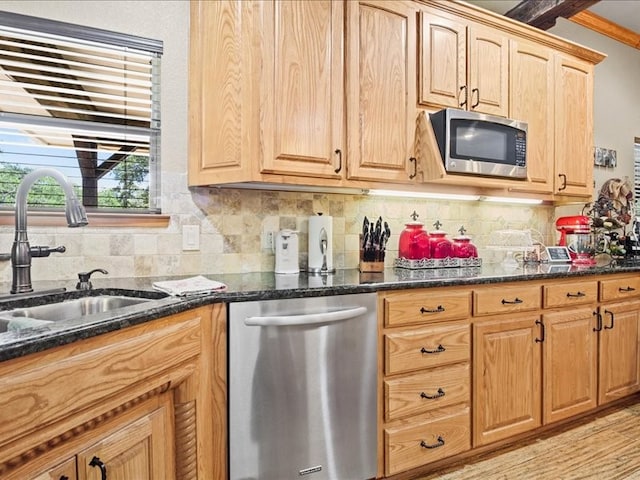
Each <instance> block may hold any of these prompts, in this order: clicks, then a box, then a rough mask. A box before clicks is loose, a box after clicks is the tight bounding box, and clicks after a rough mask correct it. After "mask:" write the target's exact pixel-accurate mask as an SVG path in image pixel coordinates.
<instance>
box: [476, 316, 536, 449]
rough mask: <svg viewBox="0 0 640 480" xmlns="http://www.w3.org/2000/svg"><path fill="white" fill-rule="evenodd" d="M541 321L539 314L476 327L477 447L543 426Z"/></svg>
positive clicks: (490, 321) (494, 321)
mask: <svg viewBox="0 0 640 480" xmlns="http://www.w3.org/2000/svg"><path fill="white" fill-rule="evenodd" d="M539 320H540V319H539V315H537V314H535V313H534V314H520V315H518V316H515V317H510V318H509V319H505V318H504V317H503V318H495V319H488V320H486V321H485V320H483V321H479V322H475V323H474V325H473V378H474V384H473V410H474V414H473V437H474V438H473V445H474V447H475V446H480V445H486V444H488V443H491V442H494V441H497V440H501V439H504V438H508V437H510V436H512V435H515V434H518V433H522V432H526V431H529V430H532V429H534V428H536V427H539V426H540V425H542V410H541V405H542V388H541V378H542V351H541V349H540V343H539V342H540V341H541V340H542V337H541V333H542V332H541V326H540V321H539Z"/></svg>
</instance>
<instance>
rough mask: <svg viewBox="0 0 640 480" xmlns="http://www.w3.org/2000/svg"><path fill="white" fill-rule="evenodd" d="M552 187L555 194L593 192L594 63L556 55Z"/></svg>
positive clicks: (570, 194)
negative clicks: (553, 178)
mask: <svg viewBox="0 0 640 480" xmlns="http://www.w3.org/2000/svg"><path fill="white" fill-rule="evenodd" d="M554 104H555V142H554V145H555V165H556V170H555V189H554V193H555V194H557V195H567V196H579V197H586V198H588V199H590V198H591V197H592V195H593V188H594V186H593V64H591V63H589V62H585V61H582V60H580V59H577V58H574V57H569V56H566V55H561V54H557V55H556V59H555V102H554Z"/></svg>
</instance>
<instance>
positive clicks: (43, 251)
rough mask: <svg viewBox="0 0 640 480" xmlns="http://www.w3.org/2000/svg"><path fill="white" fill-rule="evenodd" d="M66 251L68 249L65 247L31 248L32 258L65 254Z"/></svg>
mask: <svg viewBox="0 0 640 480" xmlns="http://www.w3.org/2000/svg"><path fill="white" fill-rule="evenodd" d="M66 251H67V248H66V247H65V246H64V245H60V246H59V247H54V248H49V247H47V246H42V247H29V253H30V254H31V256H32V257H48V256H49V254H50V253H64V252H66Z"/></svg>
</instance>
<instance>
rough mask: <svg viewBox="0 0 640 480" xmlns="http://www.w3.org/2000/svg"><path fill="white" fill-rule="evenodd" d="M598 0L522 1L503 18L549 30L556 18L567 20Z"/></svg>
mask: <svg viewBox="0 0 640 480" xmlns="http://www.w3.org/2000/svg"><path fill="white" fill-rule="evenodd" d="M598 1H599V0H522V1H521V2H520V3H519V4H518V5H516V6H515V7H513V8H512V9H511V10H509V11H508V12H507V13H505V14H504V15H505V17H509V18H512V19H514V20H518V21H520V22H523V23H527V24H529V25H531V26H533V27H537V28H540V29H542V30H549V29H550V28H551V27H553V26H554V25H555V24H556V19H557V18H558V17H564V18H569V17H572V16H573V15H575V14H576V13H578V12H581V11H582V10H585V9H587V8H589V7H590V6H591V5H594V4H596V3H598Z"/></svg>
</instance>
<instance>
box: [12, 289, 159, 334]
mask: <svg viewBox="0 0 640 480" xmlns="http://www.w3.org/2000/svg"><path fill="white" fill-rule="evenodd" d="M149 301H151V299H148V298H139V297H126V296H119V295H100V296H95V297H83V298H75V299H72V300H65V301H62V302H57V303H51V304H48V305H37V306H34V307H26V308H15V309H13V310H7V311H1V312H0V332H6V331H8V330H19V329H22V328H29V327H37V326H41V325H44V324H46V323H49V322H57V321H60V320H71V319H76V318H82V317H85V316H87V315H94V314H97V313H104V312H112V311H114V310H118V309H121V308H125V307H130V306H132V305H138V304H140V303H144V302H149Z"/></svg>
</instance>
